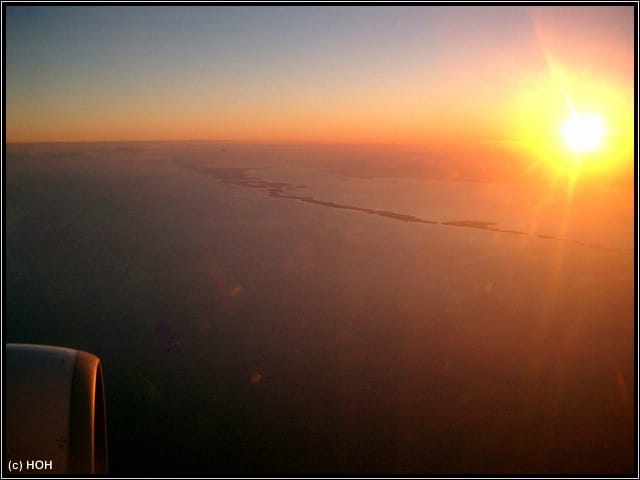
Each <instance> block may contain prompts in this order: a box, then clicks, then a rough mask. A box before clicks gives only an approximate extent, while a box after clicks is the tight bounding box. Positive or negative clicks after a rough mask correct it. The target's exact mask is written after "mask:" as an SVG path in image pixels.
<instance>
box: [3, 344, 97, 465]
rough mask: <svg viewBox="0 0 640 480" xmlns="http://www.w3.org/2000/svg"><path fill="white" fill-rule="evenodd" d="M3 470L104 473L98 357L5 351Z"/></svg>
mask: <svg viewBox="0 0 640 480" xmlns="http://www.w3.org/2000/svg"><path fill="white" fill-rule="evenodd" d="M4 405H5V447H6V449H5V452H6V455H7V456H6V458H5V466H4V469H5V472H7V473H23V474H42V473H72V474H92V473H93V474H104V473H107V425H106V412H105V400H104V383H103V379H102V365H101V363H100V359H99V358H98V357H96V356H95V355H92V354H91V353H88V352H84V351H81V350H74V349H71V348H62V347H52V346H47V345H29V344H18V343H8V344H7V345H6V347H5V390H4Z"/></svg>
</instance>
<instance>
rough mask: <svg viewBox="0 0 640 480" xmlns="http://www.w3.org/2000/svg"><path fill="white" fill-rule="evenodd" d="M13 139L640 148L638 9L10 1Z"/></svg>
mask: <svg viewBox="0 0 640 480" xmlns="http://www.w3.org/2000/svg"><path fill="white" fill-rule="evenodd" d="M5 13H6V52H5V59H6V138H7V141H8V142H34V141H93V140H96V141H103V140H106V141H111V140H205V139H210V140H218V139H227V140H238V141H311V142H355V143H359V142H383V143H384V142H387V143H410V144H431V145H440V146H442V147H444V148H447V147H449V146H451V147H452V148H453V147H455V146H456V145H460V144H461V143H464V144H474V145H481V144H495V145H507V146H508V145H516V146H520V147H523V146H524V147H523V148H526V145H530V144H534V143H535V144H537V145H540V144H541V143H544V142H547V141H549V142H554V141H557V138H556V137H557V132H558V125H559V124H560V122H561V120H562V119H563V118H565V117H566V116H567V115H569V113H570V109H571V108H575V109H577V110H580V111H583V110H584V111H594V112H596V113H597V114H598V115H601V116H602V117H603V118H604V119H605V122H606V124H607V132H608V138H609V139H610V143H615V142H617V143H618V144H623V143H624V144H626V146H627V149H626V150H628V147H629V145H630V144H631V143H632V141H633V105H634V65H635V64H634V37H635V30H634V7H633V6H631V5H630V6H536V7H531V6H521V7H520V6H438V7H434V6H418V5H415V6H360V7H355V6H347V7H334V6H240V5H237V6H215V5H208V6H186V7H179V6H147V7H134V6H117V5H114V6H82V7H80V6H46V7H42V6H7V7H6V12H5Z"/></svg>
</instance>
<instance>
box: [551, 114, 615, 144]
mask: <svg viewBox="0 0 640 480" xmlns="http://www.w3.org/2000/svg"><path fill="white" fill-rule="evenodd" d="M604 133H605V129H604V121H603V120H602V118H601V117H600V116H598V115H595V114H593V113H579V112H574V113H573V114H572V115H571V117H569V118H568V119H567V120H566V121H565V122H564V123H563V124H562V127H561V129H560V134H561V135H562V137H563V138H564V144H565V146H566V147H567V148H568V149H569V150H571V151H573V152H576V153H586V152H592V151H593V150H595V149H596V148H598V147H599V146H600V144H601V143H602V138H603V137H604Z"/></svg>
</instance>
